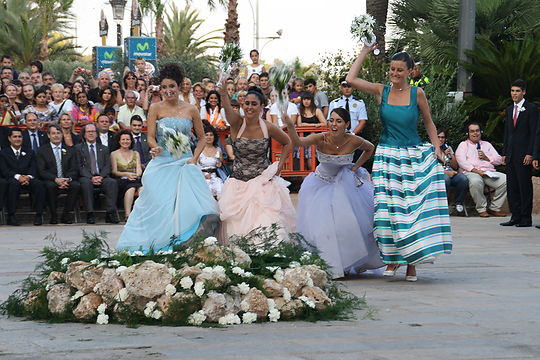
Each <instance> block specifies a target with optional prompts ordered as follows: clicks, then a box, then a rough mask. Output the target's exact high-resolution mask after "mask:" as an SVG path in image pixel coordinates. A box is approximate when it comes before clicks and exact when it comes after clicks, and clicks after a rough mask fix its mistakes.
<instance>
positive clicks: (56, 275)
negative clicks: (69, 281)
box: [46, 271, 66, 285]
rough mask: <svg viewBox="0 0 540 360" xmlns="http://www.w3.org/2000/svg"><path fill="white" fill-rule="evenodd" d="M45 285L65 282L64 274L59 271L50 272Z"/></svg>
mask: <svg viewBox="0 0 540 360" xmlns="http://www.w3.org/2000/svg"><path fill="white" fill-rule="evenodd" d="M46 281H47V284H51V285H53V284H57V283H62V282H65V281H66V274H65V273H63V272H60V271H51V273H50V274H49V276H47V280H46Z"/></svg>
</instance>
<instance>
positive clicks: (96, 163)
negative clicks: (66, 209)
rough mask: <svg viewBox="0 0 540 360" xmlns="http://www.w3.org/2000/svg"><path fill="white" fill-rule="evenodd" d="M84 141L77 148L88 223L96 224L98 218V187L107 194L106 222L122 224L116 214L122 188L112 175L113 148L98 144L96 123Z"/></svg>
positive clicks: (87, 129) (88, 127)
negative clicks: (119, 191)
mask: <svg viewBox="0 0 540 360" xmlns="http://www.w3.org/2000/svg"><path fill="white" fill-rule="evenodd" d="M81 137H82V138H83V139H84V142H82V143H80V144H77V145H76V146H75V153H76V154H77V162H78V163H79V175H80V178H79V182H80V183H81V192H82V196H83V201H84V205H85V207H86V222H87V223H88V224H95V223H96V218H95V217H94V189H95V188H98V189H100V190H101V191H102V192H104V193H105V200H106V210H107V215H106V217H105V221H106V222H108V223H113V224H118V216H117V215H116V198H117V194H118V185H117V184H116V180H114V179H113V178H111V177H110V175H111V159H110V156H109V149H108V148H107V147H106V146H104V145H101V144H98V143H97V141H96V140H97V137H98V128H97V126H96V124H93V123H92V124H88V125H85V126H84V127H83V128H82V129H81Z"/></svg>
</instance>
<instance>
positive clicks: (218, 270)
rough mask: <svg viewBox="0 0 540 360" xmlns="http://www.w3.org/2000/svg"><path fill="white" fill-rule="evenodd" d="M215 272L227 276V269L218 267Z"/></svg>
mask: <svg viewBox="0 0 540 360" xmlns="http://www.w3.org/2000/svg"><path fill="white" fill-rule="evenodd" d="M213 272H215V273H218V274H225V268H224V267H223V266H221V265H216V266H214V268H213Z"/></svg>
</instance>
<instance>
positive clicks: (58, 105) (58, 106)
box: [49, 83, 73, 121]
mask: <svg viewBox="0 0 540 360" xmlns="http://www.w3.org/2000/svg"><path fill="white" fill-rule="evenodd" d="M51 91H52V98H53V100H52V101H51V102H50V103H49V105H50V106H52V107H53V108H54V110H55V111H56V114H55V116H54V121H57V120H58V119H59V118H60V115H62V114H71V110H73V101H71V99H65V98H64V85H62V84H58V83H56V84H52V86H51Z"/></svg>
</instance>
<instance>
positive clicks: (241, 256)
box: [231, 246, 251, 267]
mask: <svg viewBox="0 0 540 360" xmlns="http://www.w3.org/2000/svg"><path fill="white" fill-rule="evenodd" d="M231 250H232V252H233V254H234V261H236V264H238V265H240V266H243V267H249V266H250V265H251V258H250V257H249V255H248V254H246V252H244V250H242V249H240V248H239V247H238V246H231Z"/></svg>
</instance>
